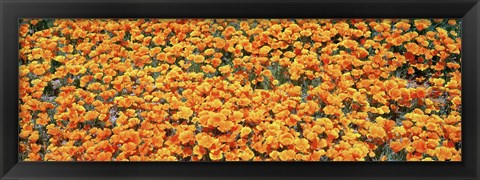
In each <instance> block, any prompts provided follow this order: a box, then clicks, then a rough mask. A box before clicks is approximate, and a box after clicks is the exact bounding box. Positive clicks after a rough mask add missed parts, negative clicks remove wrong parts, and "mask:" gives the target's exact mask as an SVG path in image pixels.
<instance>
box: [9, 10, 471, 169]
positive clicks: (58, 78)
mask: <svg viewBox="0 0 480 180" xmlns="http://www.w3.org/2000/svg"><path fill="white" fill-rule="evenodd" d="M461 47H462V45H461V21H460V19H21V20H20V21H19V54H18V57H19V58H18V64H19V69H18V72H19V76H18V81H19V87H18V88H19V99H18V103H19V109H18V111H19V119H18V122H19V144H18V146H19V152H18V158H19V160H21V161H461V158H462V156H461V155H462V136H461V134H462V131H461V126H462V123H461V119H462V118H461V110H462V103H461V102H462V99H461V88H462V86H461V85H462V81H461V80H462V74H461Z"/></svg>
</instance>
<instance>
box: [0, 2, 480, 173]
mask: <svg viewBox="0 0 480 180" xmlns="http://www.w3.org/2000/svg"><path fill="white" fill-rule="evenodd" d="M422 17H423V18H462V21H463V22H462V31H463V32H462V36H463V37H462V41H463V42H462V56H463V57H462V58H463V59H462V71H463V72H462V78H463V81H462V88H463V89H462V106H463V107H462V108H463V110H462V111H463V112H462V120H463V123H462V125H463V127H462V133H463V134H462V139H463V142H464V145H463V148H462V151H463V152H462V156H463V157H462V160H463V161H462V162H456V163H454V162H450V163H439V162H393V163H392V162H386V163H385V162H368V163H356V162H338V163H328V162H317V163H315V162H225V163H223V162H222V163H212V162H208V163H207V162H75V163H72V162H19V161H18V157H17V153H18V144H17V139H18V131H17V130H18V113H17V110H18V88H17V87H18V78H16V77H17V76H18V67H17V66H18V64H17V59H18V58H17V56H18V19H19V18H422ZM0 27H1V28H0V30H1V32H0V33H1V34H0V43H1V44H0V46H1V48H0V179H66V178H101V179H107V178H115V179H123V178H128V179H133V178H135V179H152V178H154V179H172V178H175V179H207V178H208V179H220V178H221V179H224V178H230V179H352V178H355V179H387V178H388V179H445V180H446V179H472V180H473V179H480V167H479V165H480V159H479V158H480V143H479V142H480V141H479V140H480V133H479V130H480V123H479V122H478V121H479V120H480V108H479V103H480V96H479V94H480V71H479V70H480V63H479V62H478V61H479V60H480V53H479V49H480V3H479V1H478V0H336V1H335V0H323V1H322V0H299V1H294V0H258V1H255V0H224V1H221V0H198V1H194V0H177V1H174V0H157V1H155V0H140V1H134V0H98V1H94V0H63V1H61V0H37V1H33V0H16V1H14V0H0ZM12 127H16V128H12Z"/></svg>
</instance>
